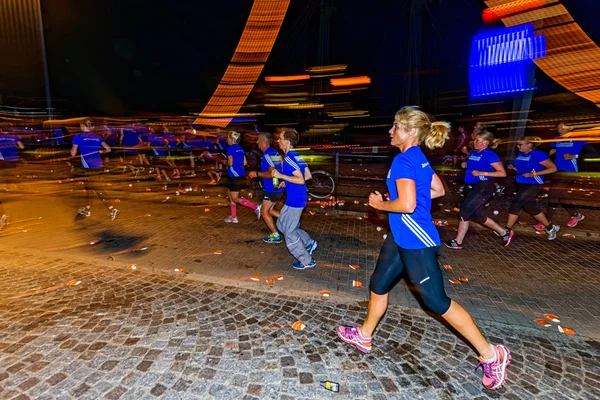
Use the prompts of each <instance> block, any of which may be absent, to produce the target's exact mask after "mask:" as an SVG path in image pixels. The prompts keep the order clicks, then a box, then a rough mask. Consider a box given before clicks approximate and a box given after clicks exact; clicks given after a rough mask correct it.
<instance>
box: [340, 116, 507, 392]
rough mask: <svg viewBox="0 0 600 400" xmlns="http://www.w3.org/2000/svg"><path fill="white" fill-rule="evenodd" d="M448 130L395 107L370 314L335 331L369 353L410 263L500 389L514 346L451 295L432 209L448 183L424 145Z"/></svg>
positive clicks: (423, 290)
mask: <svg viewBox="0 0 600 400" xmlns="http://www.w3.org/2000/svg"><path fill="white" fill-rule="evenodd" d="M449 130H450V124H448V123H447V122H434V123H431V122H430V121H429V118H428V117H427V115H426V114H425V113H424V112H423V111H421V110H419V109H418V108H416V107H404V108H402V109H401V110H399V111H398V112H397V113H396V116H395V120H394V125H393V127H392V129H390V137H391V144H392V145H393V146H396V147H398V148H399V149H400V151H401V153H400V154H398V155H397V156H396V158H394V161H393V162H392V167H391V168H390V171H389V172H388V176H387V186H388V191H389V193H390V201H383V198H382V196H381V194H380V193H379V192H375V193H371V195H370V196H369V205H370V206H371V207H373V208H375V209H377V210H382V211H388V212H389V222H390V227H391V230H392V232H391V234H390V235H388V237H387V239H386V241H385V243H384V244H383V247H382V249H381V252H380V254H379V259H378V261H377V266H376V268H375V271H374V272H373V275H371V282H370V289H371V298H370V301H369V308H368V312H367V318H366V320H365V321H364V322H363V324H362V325H357V324H353V323H351V324H346V325H342V326H339V327H337V329H336V332H337V335H338V336H339V337H340V339H342V340H343V341H344V342H346V343H348V344H351V345H353V346H355V347H356V348H357V349H359V350H360V351H362V352H363V353H370V352H371V341H372V336H373V332H374V331H375V328H376V326H377V324H378V323H379V321H380V319H381V317H382V316H383V314H384V313H385V311H386V309H387V305H388V293H389V291H390V289H391V286H392V284H393V283H394V281H395V280H396V279H397V278H398V277H399V276H400V274H402V272H403V270H404V269H406V272H407V273H408V276H409V278H410V280H411V281H412V283H413V284H414V286H415V287H416V288H417V290H418V292H419V294H420V296H421V298H422V299H423V302H424V303H425V305H426V306H427V307H428V308H429V309H430V310H431V311H433V312H435V313H436V314H439V315H441V316H442V318H444V319H445V320H446V321H448V323H450V325H452V327H454V329H456V330H457V331H458V332H459V333H460V334H461V335H462V336H463V337H464V338H465V339H467V340H468V341H469V342H470V343H471V345H472V346H473V347H474V348H475V350H476V351H477V352H478V353H479V364H478V365H477V366H478V367H479V366H482V367H483V385H484V386H485V387H486V388H487V389H490V390H497V389H500V388H501V387H502V386H503V385H504V383H505V382H506V367H507V366H508V364H509V362H510V351H509V350H508V348H506V347H504V346H502V345H491V344H490V343H488V341H487V340H486V339H485V338H484V337H483V335H482V334H481V332H480V331H479V328H477V325H475V322H473V318H472V317H471V315H470V314H469V313H468V312H467V311H466V310H465V309H464V308H462V307H461V306H460V305H459V304H458V303H456V302H454V301H452V300H450V299H449V298H448V296H447V295H446V292H445V290H444V283H443V277H442V273H441V271H440V268H439V265H438V261H437V253H438V249H439V247H440V238H439V235H438V232H437V230H436V229H435V226H434V225H433V222H432V221H431V214H430V209H431V200H432V199H434V198H437V197H440V196H443V195H444V194H445V193H444V186H443V184H442V182H441V181H440V178H439V177H438V176H437V175H436V174H435V172H434V171H433V169H432V168H431V166H430V165H429V162H428V161H427V159H426V158H425V155H424V154H423V152H422V151H421V148H420V147H419V145H420V144H424V145H425V146H426V147H427V148H429V149H433V148H439V147H442V146H443V144H444V141H445V140H446V139H447V138H448V131H449Z"/></svg>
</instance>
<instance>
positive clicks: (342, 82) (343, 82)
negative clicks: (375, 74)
mask: <svg viewBox="0 0 600 400" xmlns="http://www.w3.org/2000/svg"><path fill="white" fill-rule="evenodd" d="M329 82H330V83H331V85H332V86H336V87H337V86H354V85H368V84H370V83H371V78H369V77H368V76H355V77H351V78H333V79H330V80H329Z"/></svg>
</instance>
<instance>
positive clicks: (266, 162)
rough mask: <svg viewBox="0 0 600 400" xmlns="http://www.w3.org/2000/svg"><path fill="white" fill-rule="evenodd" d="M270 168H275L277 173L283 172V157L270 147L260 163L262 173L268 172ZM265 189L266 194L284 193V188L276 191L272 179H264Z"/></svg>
mask: <svg viewBox="0 0 600 400" xmlns="http://www.w3.org/2000/svg"><path fill="white" fill-rule="evenodd" d="M270 167H274V168H275V169H276V170H277V171H279V172H281V171H282V169H281V156H280V155H279V153H278V152H277V150H275V149H274V148H272V147H269V148H268V149H266V150H265V152H264V153H263V156H262V160H261V161H260V169H261V172H267V171H268V170H269V168H270ZM286 184H287V182H286ZM263 188H264V191H265V192H269V193H281V192H283V188H281V189H274V188H273V179H272V178H263Z"/></svg>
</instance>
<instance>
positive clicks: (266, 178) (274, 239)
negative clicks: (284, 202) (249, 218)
mask: <svg viewBox="0 0 600 400" xmlns="http://www.w3.org/2000/svg"><path fill="white" fill-rule="evenodd" d="M257 144H258V148H259V149H260V150H261V151H262V152H263V156H262V159H261V163H260V165H261V172H256V171H251V172H250V173H249V176H250V178H256V177H259V178H262V181H263V192H264V195H263V202H262V208H261V215H262V218H263V220H264V221H265V224H267V227H268V228H269V229H270V230H271V234H270V235H269V236H266V237H265V238H263V241H265V242H267V243H281V236H280V235H279V232H278V231H277V227H276V226H275V221H273V217H276V218H279V211H277V210H276V209H275V204H277V202H279V201H280V200H281V198H282V196H283V189H282V188H280V187H279V182H274V181H276V179H274V178H272V177H271V171H270V169H271V168H275V169H276V170H277V171H279V172H281V171H282V169H281V161H282V160H281V156H280V155H279V153H278V152H277V150H275V149H274V148H273V147H271V145H272V144H273V136H272V135H271V134H270V133H268V132H261V133H260V134H259V135H258V142H257ZM274 183H275V184H277V186H275V185H274Z"/></svg>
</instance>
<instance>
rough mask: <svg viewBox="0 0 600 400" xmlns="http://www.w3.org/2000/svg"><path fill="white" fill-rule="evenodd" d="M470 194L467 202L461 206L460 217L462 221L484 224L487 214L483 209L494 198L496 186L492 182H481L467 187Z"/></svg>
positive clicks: (466, 198) (466, 199)
mask: <svg viewBox="0 0 600 400" xmlns="http://www.w3.org/2000/svg"><path fill="white" fill-rule="evenodd" d="M467 187H468V189H469V192H468V193H467V197H465V201H463V203H462V204H461V205H460V211H459V213H458V216H459V217H460V220H461V221H470V220H473V221H475V222H477V223H478V224H483V223H484V222H485V220H486V219H487V213H486V212H485V209H484V208H483V206H484V205H486V204H487V202H488V201H490V199H491V198H492V197H493V196H494V191H495V186H494V182H493V181H492V180H489V181H481V182H476V183H472V184H468V185H467Z"/></svg>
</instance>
